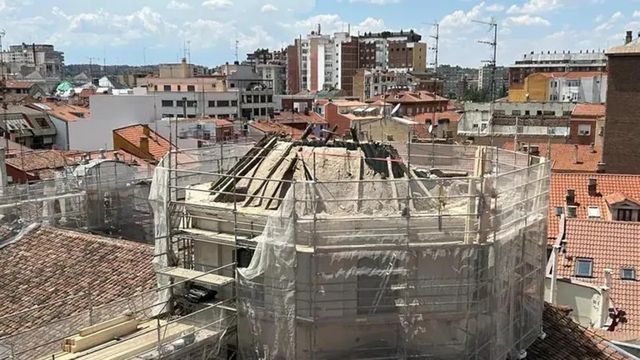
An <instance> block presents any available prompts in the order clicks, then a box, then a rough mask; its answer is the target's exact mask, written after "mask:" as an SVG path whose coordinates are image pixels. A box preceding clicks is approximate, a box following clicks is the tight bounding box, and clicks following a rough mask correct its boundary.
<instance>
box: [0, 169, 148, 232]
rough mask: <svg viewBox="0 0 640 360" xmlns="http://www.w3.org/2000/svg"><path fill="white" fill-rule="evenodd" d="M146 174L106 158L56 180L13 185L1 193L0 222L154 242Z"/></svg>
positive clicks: (66, 173)
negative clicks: (37, 225)
mask: <svg viewBox="0 0 640 360" xmlns="http://www.w3.org/2000/svg"><path fill="white" fill-rule="evenodd" d="M149 188H150V181H149V177H148V174H146V172H143V171H141V170H139V169H137V168H135V167H132V166H129V165H127V164H124V163H122V162H118V161H110V160H104V159H97V160H92V161H90V162H87V163H84V164H81V165H78V166H75V167H70V168H68V169H65V170H64V171H60V172H59V173H57V174H56V178H55V179H49V180H42V181H37V182H33V183H28V184H12V185H8V186H6V187H4V188H2V189H1V191H0V213H1V215H2V218H1V220H0V222H1V223H2V224H3V225H6V226H8V227H15V226H17V225H18V223H20V224H26V225H28V224H31V223H34V222H37V223H46V224H50V225H54V226H59V227H64V228H68V229H84V230H90V231H93V232H98V233H102V234H106V235H111V236H118V237H124V238H126V239H130V240H136V241H140V242H146V243H153V221H152V219H153V214H152V212H151V208H150V206H149V201H148V194H149Z"/></svg>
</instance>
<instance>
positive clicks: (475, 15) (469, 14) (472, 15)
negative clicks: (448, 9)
mask: <svg viewBox="0 0 640 360" xmlns="http://www.w3.org/2000/svg"><path fill="white" fill-rule="evenodd" d="M484 7H485V6H484V2H481V3H479V4H478V5H476V6H474V7H472V8H471V9H470V10H469V11H466V12H465V11H464V10H456V11H454V12H452V13H451V14H449V15H447V16H445V17H443V18H442V20H440V29H441V30H442V32H444V33H451V32H452V31H453V30H455V29H465V31H466V32H470V31H473V29H472V28H471V26H470V25H473V24H474V22H473V21H474V20H482V18H481V17H482V12H483V10H484Z"/></svg>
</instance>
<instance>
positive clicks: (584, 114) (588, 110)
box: [571, 104, 607, 119]
mask: <svg viewBox="0 0 640 360" xmlns="http://www.w3.org/2000/svg"><path fill="white" fill-rule="evenodd" d="M606 109H607V107H606V106H605V104H577V105H576V107H575V108H573V111H572V112H571V117H572V118H583V119H599V118H602V117H604V115H605V111H606Z"/></svg>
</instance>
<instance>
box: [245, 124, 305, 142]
mask: <svg viewBox="0 0 640 360" xmlns="http://www.w3.org/2000/svg"><path fill="white" fill-rule="evenodd" d="M249 126H251V127H252V128H254V129H256V130H258V131H260V132H261V133H264V134H278V135H284V136H291V138H292V139H300V138H301V137H302V134H303V133H304V131H302V130H299V129H296V128H294V127H293V126H289V125H286V124H282V123H276V122H273V121H254V122H252V123H250V124H249Z"/></svg>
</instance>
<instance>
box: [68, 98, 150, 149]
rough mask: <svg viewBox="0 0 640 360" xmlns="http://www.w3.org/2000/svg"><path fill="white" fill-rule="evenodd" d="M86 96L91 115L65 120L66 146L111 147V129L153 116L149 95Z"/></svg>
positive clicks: (83, 147)
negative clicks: (67, 125)
mask: <svg viewBox="0 0 640 360" xmlns="http://www.w3.org/2000/svg"><path fill="white" fill-rule="evenodd" d="M89 100H90V101H89V106H90V109H91V118H90V119H88V120H86V121H85V120H79V121H74V122H70V123H69V139H70V142H69V148H70V149H73V150H96V149H100V148H103V149H113V135H112V134H113V133H112V131H113V129H116V128H120V127H124V126H127V125H132V124H148V123H150V122H153V121H154V119H155V118H156V115H155V110H154V106H153V103H154V99H153V96H152V95H119V96H112V95H96V96H91V97H90V98H89Z"/></svg>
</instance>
